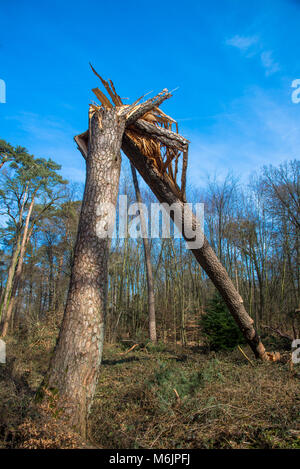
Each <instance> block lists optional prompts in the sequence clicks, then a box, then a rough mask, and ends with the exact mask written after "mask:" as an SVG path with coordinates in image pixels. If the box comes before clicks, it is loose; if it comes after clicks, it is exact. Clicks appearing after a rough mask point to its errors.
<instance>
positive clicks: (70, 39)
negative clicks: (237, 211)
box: [0, 0, 300, 186]
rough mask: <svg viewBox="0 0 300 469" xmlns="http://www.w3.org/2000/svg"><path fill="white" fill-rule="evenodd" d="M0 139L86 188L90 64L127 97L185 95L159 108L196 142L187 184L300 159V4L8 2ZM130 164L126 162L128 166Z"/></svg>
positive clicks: (1, 50) (2, 7) (273, 0)
mask: <svg viewBox="0 0 300 469" xmlns="http://www.w3.org/2000/svg"><path fill="white" fill-rule="evenodd" d="M0 20H1V30H0V57H1V61H0V79H3V80H5V82H6V87H7V99H6V100H7V102H6V103H5V104H0V130H1V131H0V138H3V139H6V140H7V141H9V142H10V143H12V144H14V145H17V144H19V145H23V146H26V147H27V148H28V150H29V151H30V152H31V153H33V154H35V155H36V156H43V157H51V158H53V159H54V160H55V161H57V162H58V163H60V164H61V165H62V173H63V175H64V176H65V177H67V178H68V179H70V180H72V181H75V182H83V181H84V174H85V166H84V162H83V159H82V156H81V155H80V153H79V152H78V151H77V150H76V145H75V143H74V142H73V137H74V135H76V134H77V133H80V132H82V131H84V130H86V128H87V113H88V104H89V102H90V101H91V100H94V99H95V97H94V96H93V94H92V92H91V89H92V88H93V87H95V86H99V83H98V81H97V78H96V77H95V75H94V74H93V73H92V72H91V70H90V68H89V65H88V64H89V62H92V64H93V65H94V66H95V68H96V70H97V71H98V72H99V73H100V74H101V75H102V76H103V77H104V78H106V79H107V78H111V79H112V80H113V81H114V84H115V86H116V88H117V90H118V92H119V94H120V96H122V97H128V98H129V102H132V101H133V100H135V99H136V98H137V97H139V96H140V95H142V94H144V93H146V92H148V91H151V90H153V91H154V92H158V91H160V90H161V89H163V88H165V87H167V88H168V89H174V88H176V87H179V89H178V90H177V91H176V92H175V93H174V96H173V97H172V98H171V99H170V100H169V101H167V102H166V103H165V104H164V105H163V107H162V108H163V110H164V111H165V112H167V114H169V115H171V116H172V117H174V118H175V119H177V120H178V122H179V128H180V132H181V133H182V134H183V135H184V136H186V137H187V138H188V139H189V140H190V141H191V144H190V157H189V180H190V182H191V183H192V184H193V185H196V186H201V185H202V184H204V183H205V182H206V178H207V175H208V174H210V175H214V174H217V175H218V176H220V177H223V176H224V175H225V174H226V173H227V171H233V172H234V173H235V174H236V175H238V176H240V177H241V178H242V179H243V178H246V177H247V176H248V175H249V173H251V171H254V170H256V169H259V167H261V166H262V165H264V164H270V163H273V164H276V165H277V164H279V163H280V162H281V161H283V160H285V159H292V158H299V150H300V131H299V129H300V103H299V104H294V103H293V102H292V100H291V95H292V91H293V89H292V88H291V83H292V81H293V80H295V79H299V78H300V61H299V50H300V32H299V29H300V28H299V24H300V1H296V0H270V1H268V0H260V1H257V0H252V1H251V2H246V1H241V0H219V1H211V2H206V1H184V2H182V1H180V2H179V1H177V0H175V1H172V2H171V1H164V2H162V1H156V0H153V1H151V2H146V1H140V2H130V1H129V2H121V1H119V0H117V1H115V2H108V1H105V2H103V1H101V0H100V1H94V0H86V1H85V2H79V1H77V0H73V1H72V2H71V1H66V0H65V1H64V0H62V1H57V0H53V1H51V2H50V1H47V0H46V1H44V2H40V1H35V0H28V1H26V2H25V1H24V0H12V1H10V2H4V0H2V1H1V2H0ZM124 158H125V157H124Z"/></svg>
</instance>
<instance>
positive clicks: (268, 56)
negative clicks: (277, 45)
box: [260, 50, 280, 76]
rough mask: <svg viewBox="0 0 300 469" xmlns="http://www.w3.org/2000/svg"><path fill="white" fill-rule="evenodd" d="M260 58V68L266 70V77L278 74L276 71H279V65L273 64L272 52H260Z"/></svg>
mask: <svg viewBox="0 0 300 469" xmlns="http://www.w3.org/2000/svg"><path fill="white" fill-rule="evenodd" d="M260 58H261V63H262V66H263V67H264V68H265V70H266V75H267V76H269V75H272V74H273V73H276V72H278V70H280V67H279V63H278V62H275V60H274V59H273V57H272V51H270V50H268V51H264V52H262V53H261V56H260Z"/></svg>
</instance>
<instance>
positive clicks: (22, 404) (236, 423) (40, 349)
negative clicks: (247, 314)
mask: <svg viewBox="0 0 300 469" xmlns="http://www.w3.org/2000/svg"><path fill="white" fill-rule="evenodd" d="M54 342H55V337H54V336H53V334H52V333H50V332H49V330H48V329H47V328H45V329H43V330H42V332H41V331H39V332H36V333H35V334H33V337H31V338H30V339H28V338H19V340H18V341H17V340H16V339H12V338H10V339H8V347H7V348H8V363H7V365H6V366H5V367H4V366H3V365H0V380H1V387H0V422H1V423H0V448H1V447H2V448H16V447H19V448H20V447H23V448H24V447H25V448H26V447H30V448H74V447H82V442H80V440H78V439H76V436H74V434H70V433H68V432H67V431H65V430H64V431H63V432H62V431H61V429H60V428H59V425H58V424H57V422H56V421H55V419H54V418H53V419H49V416H47V415H46V414H44V413H43V412H41V413H40V414H39V415H36V411H33V410H32V408H31V406H30V404H31V401H32V398H33V395H34V392H35V391H36V389H37V388H38V385H39V383H40V382H41V380H42V377H43V375H44V373H45V371H46V369H47V366H48V361H49V357H50V353H51V350H52V348H53V345H54ZM123 352H124V350H123V349H122V348H121V347H120V346H107V347H106V348H105V350H104V360H103V364H102V367H101V373H100V378H99V384H98V387H97V392H96V396H95V401H94V406H93V409H92V414H91V417H90V428H89V433H90V440H91V441H92V442H93V445H94V446H95V447H100V448H154V449H155V448H169V449H171V448H174V449H176V448H300V417H299V409H300V406H299V403H300V397H299V375H298V376H297V375H295V374H292V373H291V371H290V369H289V366H288V363H275V364H274V363H260V362H255V366H254V367H252V366H251V365H250V364H249V363H248V362H247V361H246V359H244V358H243V357H242V356H241V354H240V352H239V351H238V350H236V351H234V352H232V353H220V354H215V353H209V354H205V353H203V352H201V351H200V350H199V351H196V350H191V349H186V350H180V351H178V350H177V351H174V350H172V349H166V348H165V347H163V346H157V347H151V348H150V347H147V348H146V349H144V350H139V348H138V347H136V348H135V349H134V350H132V351H131V352H129V353H127V354H126V355H124V354H123ZM247 354H249V355H250V352H249V351H247ZM178 396H179V397H178Z"/></svg>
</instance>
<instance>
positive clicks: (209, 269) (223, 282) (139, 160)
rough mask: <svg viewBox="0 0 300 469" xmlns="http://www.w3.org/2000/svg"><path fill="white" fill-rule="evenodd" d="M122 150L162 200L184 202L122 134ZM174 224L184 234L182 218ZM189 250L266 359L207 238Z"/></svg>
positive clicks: (252, 327)
mask: <svg viewBox="0 0 300 469" xmlns="http://www.w3.org/2000/svg"><path fill="white" fill-rule="evenodd" d="M122 150H123V151H124V153H125V154H126V155H127V156H128V158H129V160H130V161H131V163H132V164H133V165H134V166H135V168H136V169H137V170H138V171H139V173H140V174H141V176H142V177H143V178H144V180H145V181H146V183H147V184H148V185H149V187H150V188H151V190H152V191H153V193H154V194H155V195H156V197H157V198H158V200H159V201H160V202H161V203H162V202H166V203H168V204H169V205H172V204H174V203H177V204H179V206H181V208H183V202H182V201H181V200H180V199H179V197H177V196H176V195H175V194H174V192H173V191H172V190H171V187H170V186H169V185H168V183H167V182H166V181H165V180H164V179H163V177H162V176H161V175H160V174H159V172H158V171H157V170H156V168H155V167H154V166H153V165H152V164H151V162H150V161H149V159H148V158H147V157H146V156H144V155H143V154H142V153H141V151H140V150H139V149H138V147H137V146H136V145H135V144H134V143H133V141H132V140H131V139H130V138H129V137H128V136H127V135H124V137H123V143H122ZM181 212H182V210H181ZM192 220H193V226H194V227H195V226H196V224H197V219H196V217H195V216H194V215H192ZM177 227H178V229H179V230H180V231H181V232H182V233H183V234H184V226H183V219H182V220H181V222H180V223H179V224H178V226H177ZM187 241H188V240H187ZM191 251H192V253H193V254H194V256H195V258H196V259H197V261H198V262H199V264H200V265H201V266H202V267H203V269H204V270H205V271H206V273H207V275H208V276H209V277H210V279H211V280H212V282H213V283H214V285H215V286H216V288H217V289H218V290H219V292H220V293H221V295H222V297H223V299H224V301H225V302H226V304H227V306H228V309H229V311H230V312H231V314H232V316H233V317H234V319H235V321H236V323H237V324H238V326H239V328H240V329H241V331H242V333H243V335H244V337H245V338H246V340H247V342H248V344H249V345H250V347H251V349H252V350H253V352H254V354H255V356H256V357H257V358H261V359H262V360H267V359H268V356H267V354H266V351H265V348H264V346H263V344H262V342H261V340H260V338H259V337H258V335H257V332H256V330H255V328H254V326H253V320H252V319H251V318H250V316H249V315H248V314H247V312H246V309H245V307H244V304H243V300H242V298H241V296H240V295H239V294H238V293H237V291H236V289H235V287H234V285H233V283H232V281H231V279H230V277H229V275H228V274H227V272H226V270H225V268H224V267H223V266H222V264H221V263H220V261H219V259H218V258H217V256H216V254H215V252H214V251H213V250H212V248H211V246H210V245H209V243H208V241H207V239H206V237H204V242H203V245H202V247H201V248H198V249H191Z"/></svg>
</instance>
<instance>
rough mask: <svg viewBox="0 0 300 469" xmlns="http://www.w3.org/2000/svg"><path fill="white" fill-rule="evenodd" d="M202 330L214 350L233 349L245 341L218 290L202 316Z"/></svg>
mask: <svg viewBox="0 0 300 469" xmlns="http://www.w3.org/2000/svg"><path fill="white" fill-rule="evenodd" d="M200 325H201V329H202V332H203V334H204V336H205V338H206V340H207V342H208V344H209V346H210V348H211V349H212V350H232V349H233V348H234V347H235V346H237V345H238V344H241V343H244V342H245V341H244V338H243V335H242V333H241V331H240V329H239V328H238V326H237V324H236V323H235V321H234V319H233V317H232V316H231V314H230V313H229V311H228V309H227V306H226V304H225V302H224V300H223V299H222V297H221V296H220V294H219V293H218V292H216V293H215V294H214V296H213V297H212V298H211V300H210V301H209V302H208V306H207V308H206V313H205V314H204V315H203V316H202V317H201V320H200Z"/></svg>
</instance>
